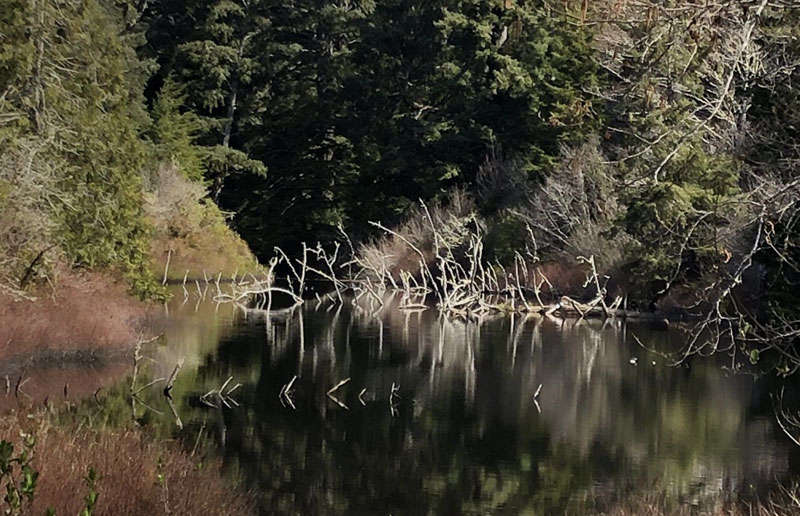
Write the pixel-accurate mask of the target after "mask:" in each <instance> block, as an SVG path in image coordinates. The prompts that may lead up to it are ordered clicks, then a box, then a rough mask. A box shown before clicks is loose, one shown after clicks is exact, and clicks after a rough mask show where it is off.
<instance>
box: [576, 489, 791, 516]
mask: <svg viewBox="0 0 800 516" xmlns="http://www.w3.org/2000/svg"><path fill="white" fill-rule="evenodd" d="M589 513H590V514H594V515H595V516H797V515H798V514H800V485H799V484H796V483H795V484H792V485H791V486H788V487H786V486H778V487H777V488H776V489H774V490H773V491H772V492H771V494H769V495H767V496H766V497H765V498H764V499H757V500H755V501H737V502H731V501H722V500H719V501H716V502H712V503H706V504H699V503H690V502H685V503H677V502H676V501H675V500H674V499H672V498H670V497H669V496H667V495H666V494H665V493H664V492H663V491H659V490H657V489H653V490H651V491H648V492H643V493H639V494H634V495H631V496H628V497H626V498H624V499H623V500H621V501H619V502H617V503H615V504H613V505H612V506H611V507H610V508H608V509H603V510H594V511H591V512H589ZM579 514H586V513H584V512H582V513H579Z"/></svg>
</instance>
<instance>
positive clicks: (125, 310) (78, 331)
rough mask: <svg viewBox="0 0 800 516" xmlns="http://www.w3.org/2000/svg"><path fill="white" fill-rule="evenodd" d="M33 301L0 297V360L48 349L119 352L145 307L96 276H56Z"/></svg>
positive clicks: (114, 282)
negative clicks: (52, 287) (54, 285)
mask: <svg viewBox="0 0 800 516" xmlns="http://www.w3.org/2000/svg"><path fill="white" fill-rule="evenodd" d="M36 295H37V299H36V300H35V301H30V300H25V299H19V298H13V297H10V296H4V295H0V360H5V359H8V358H10V357H13V356H20V355H29V354H37V353H43V352H50V351H75V350H94V351H97V350H104V351H108V350H119V349H122V348H125V347H127V346H131V345H132V344H133V343H134V342H135V341H136V339H137V330H138V325H139V322H140V321H141V319H142V318H143V317H144V316H145V313H146V305H144V304H143V303H140V302H138V301H137V300H135V299H133V298H132V297H131V296H130V295H129V294H128V293H127V287H126V285H124V284H123V283H122V282H121V281H118V280H115V279H113V278H112V277H111V276H109V275H106V274H101V273H96V272H92V273H89V272H82V273H81V272H74V271H70V272H65V273H62V274H60V277H59V279H58V282H57V287H56V288H55V290H50V289H49V288H48V287H41V288H40V289H39V291H38V292H36Z"/></svg>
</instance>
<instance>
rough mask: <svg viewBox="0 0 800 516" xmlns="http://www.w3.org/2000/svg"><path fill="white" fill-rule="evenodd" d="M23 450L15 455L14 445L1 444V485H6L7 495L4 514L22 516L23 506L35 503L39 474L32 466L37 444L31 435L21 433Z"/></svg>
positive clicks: (4, 442) (8, 443)
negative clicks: (34, 497)
mask: <svg viewBox="0 0 800 516" xmlns="http://www.w3.org/2000/svg"><path fill="white" fill-rule="evenodd" d="M20 437H21V438H22V450H21V451H20V452H19V454H18V455H15V454H14V445H13V444H12V443H10V442H9V441H6V440H3V441H2V442H0V483H4V484H5V490H6V495H5V497H4V498H3V501H4V502H5V509H4V514H7V515H16V514H21V513H22V509H23V506H24V505H25V504H26V502H27V505H30V504H31V503H33V495H34V492H35V491H36V481H37V479H38V478H39V472H38V471H35V470H34V469H33V467H32V466H31V461H32V460H33V448H34V446H35V444H36V441H35V439H34V437H33V436H32V435H30V434H26V433H23V432H20Z"/></svg>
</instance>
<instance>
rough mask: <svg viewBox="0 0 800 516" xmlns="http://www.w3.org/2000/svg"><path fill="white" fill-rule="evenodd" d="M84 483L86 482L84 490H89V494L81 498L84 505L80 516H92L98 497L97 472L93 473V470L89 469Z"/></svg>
mask: <svg viewBox="0 0 800 516" xmlns="http://www.w3.org/2000/svg"><path fill="white" fill-rule="evenodd" d="M84 482H86V488H87V489H88V490H89V492H88V493H86V496H84V497H83V501H84V502H86V505H85V506H84V508H83V510H82V511H81V513H80V516H92V512H93V511H94V508H95V506H96V505H97V496H98V495H97V472H95V470H94V468H89V473H87V474H86V477H84Z"/></svg>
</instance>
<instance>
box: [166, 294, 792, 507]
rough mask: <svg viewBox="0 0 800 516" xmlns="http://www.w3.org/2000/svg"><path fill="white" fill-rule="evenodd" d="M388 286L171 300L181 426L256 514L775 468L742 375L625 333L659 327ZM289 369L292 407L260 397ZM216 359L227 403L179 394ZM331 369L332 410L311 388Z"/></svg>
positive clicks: (613, 487)
mask: <svg viewBox="0 0 800 516" xmlns="http://www.w3.org/2000/svg"><path fill="white" fill-rule="evenodd" d="M393 304H396V303H393V302H390V303H388V305H387V306H386V307H384V308H383V309H382V310H380V311H378V312H376V313H373V312H372V311H370V310H369V309H367V308H368V307H364V308H362V307H358V306H355V307H354V306H352V305H349V304H346V305H344V306H341V307H339V306H333V307H331V306H328V305H322V306H319V307H315V303H311V304H309V305H307V306H304V307H302V308H299V309H296V310H294V311H292V312H282V313H274V314H273V315H272V316H271V317H269V318H267V317H265V316H264V314H263V313H259V312H249V313H244V312H242V311H238V312H234V313H231V312H230V310H229V309H227V308H223V309H222V311H221V314H222V315H219V314H218V315H214V314H213V312H212V311H211V310H210V309H205V310H200V311H199V314H198V315H197V316H194V315H191V312H192V308H194V306H188V305H184V306H183V308H181V307H180V306H179V305H178V304H176V305H175V306H173V307H171V308H172V317H173V319H174V320H175V321H176V323H175V328H173V330H172V331H171V332H168V338H169V339H170V348H169V349H170V351H168V352H166V353H173V354H184V355H185V354H187V353H189V354H191V353H192V352H194V353H195V354H196V356H195V357H194V358H193V359H190V360H189V361H188V362H189V363H190V364H191V363H194V365H196V367H197V369H196V371H194V372H193V373H188V380H186V379H184V382H189V383H190V385H188V386H187V387H185V390H186V392H185V395H184V397H183V406H182V407H181V411H182V412H183V413H184V415H183V418H184V421H185V422H186V424H187V428H186V431H187V433H188V434H189V435H192V434H194V435H196V434H197V432H198V431H199V429H200V428H206V431H210V432H212V434H213V437H214V439H215V440H216V442H217V446H218V448H219V450H220V454H221V455H222V456H223V457H224V460H225V463H226V465H227V467H228V470H229V471H230V472H232V474H235V475H240V476H241V478H242V479H243V480H244V481H245V482H246V484H247V485H248V486H250V487H251V488H253V489H255V490H257V492H258V493H259V495H260V500H261V508H262V512H263V513H265V514H370V515H371V514H394V515H400V514H403V515H405V514H409V515H418V514H490V513H491V514H495V513H497V514H559V513H564V511H566V510H576V511H577V510H580V508H581V507H585V506H592V505H597V504H598V502H596V500H597V499H609V500H612V499H613V498H614V497H616V496H620V495H622V494H624V493H625V492H628V491H630V490H634V489H637V488H645V487H647V486H654V485H657V486H658V488H659V489H661V490H663V491H665V492H667V493H668V494H669V495H671V496H674V497H675V498H676V499H677V500H680V501H681V502H683V503H703V502H704V501H707V500H719V499H722V498H725V497H727V496H729V495H730V494H731V493H733V492H735V491H737V490H740V489H742V486H749V485H751V484H752V485H756V486H758V485H761V484H764V483H765V482H770V481H774V480H775V479H776V478H777V479H781V478H783V477H784V476H785V475H786V473H787V471H788V467H789V466H788V459H787V455H788V453H787V450H788V445H787V443H786V440H785V439H783V437H782V436H781V435H780V433H779V432H778V431H776V429H775V426H774V424H773V423H772V419H771V413H770V412H769V408H768V406H767V405H768V397H767V396H766V394H765V393H764V392H761V391H762V388H761V387H760V385H759V384H758V383H754V382H753V381H752V379H750V378H748V377H745V376H733V377H728V376H727V375H726V373H725V371H724V370H723V369H722V368H721V367H720V364H714V363H712V362H711V361H699V360H698V361H694V362H692V363H691V364H690V367H668V366H666V365H665V364H663V363H661V359H660V357H658V356H656V355H653V354H650V353H648V352H646V351H644V350H643V349H642V348H641V347H639V346H638V345H637V344H635V343H634V342H633V339H631V338H630V334H631V333H632V332H634V333H635V334H636V335H637V336H638V337H639V338H640V339H641V340H642V341H643V342H645V343H647V344H648V345H652V346H656V347H662V348H664V347H668V346H669V345H674V344H676V343H678V342H679V339H680V338H681V335H680V334H679V333H677V332H675V331H668V330H666V329H663V328H662V329H656V328H650V327H648V326H647V325H641V324H639V325H635V324H631V323H628V324H625V323H624V322H622V321H607V322H605V323H604V322H602V321H580V322H578V321H561V320H557V319H542V318H538V317H537V318H528V319H524V318H521V317H519V316H516V317H512V316H504V317H496V318H486V319H484V320H482V321H479V322H478V321H476V322H465V321H454V320H449V319H446V318H441V317H439V315H438V313H437V312H436V311H435V310H428V311H426V312H423V313H406V312H402V311H400V310H397V309H396V308H393ZM211 320H213V321H216V322H215V323H214V324H212V323H211V322H210V321H211ZM178 328H183V329H178ZM187 328H189V329H188V330H187ZM192 328H193V329H192ZM190 341H191V342H195V341H199V342H201V344H191V343H189V342H190ZM670 341H671V342H670ZM193 346H194V347H193ZM193 349H196V351H191V350H193ZM176 350H177V351H176ZM187 350H189V351H187ZM162 358H163V360H164V364H165V365H164V367H165V368H168V367H169V365H168V364H169V363H174V362H173V358H172V357H162ZM632 359H636V360H635V361H636V364H633V363H631V360H632ZM653 361H655V364H653ZM190 367H191V366H190ZM294 375H298V376H299V379H298V380H297V381H296V382H295V393H294V396H293V399H294V403H295V405H296V410H292V409H291V407H285V406H283V404H282V403H281V401H280V400H279V398H278V394H279V392H280V391H281V388H282V386H283V385H284V384H286V383H287V382H288V381H289V380H290V379H291V378H292V377H293V376H294ZM228 376H233V377H234V379H235V381H236V382H241V383H242V384H243V385H242V387H241V388H240V389H238V391H237V395H236V400H237V401H238V403H239V404H240V406H239V407H238V408H237V407H234V408H233V409H231V410H228V409H225V410H223V411H222V418H221V419H217V418H215V417H213V413H214V411H213V409H207V408H200V407H198V404H197V401H196V398H197V395H198V394H202V393H203V392H205V391H206V390H208V389H210V388H213V387H215V386H218V385H219V384H221V383H222V382H223V381H224V380H225V379H226V378H227V377H228ZM346 378H350V379H351V380H350V382H349V383H347V384H346V385H344V386H343V387H341V388H340V389H339V390H337V391H336V393H335V395H336V396H337V398H338V399H339V401H340V402H341V403H342V404H344V405H346V407H347V409H345V408H342V407H340V406H339V405H337V404H336V403H334V402H333V401H331V400H330V399H329V398H328V397H326V391H328V389H330V388H331V387H332V386H333V385H334V384H336V383H337V382H339V381H340V380H344V379H346ZM393 384H395V385H399V391H398V394H399V398H395V402H394V403H393V404H390V393H391V390H392V385H393ZM540 385H541V386H542V387H541V392H540V394H539V395H538V397H537V398H536V399H534V394H535V393H536V391H537V389H538V388H539V386H540ZM362 389H366V392H365V393H363V394H362V396H361V399H363V401H364V402H365V404H362V403H361V402H360V400H359V394H360V393H361V392H362ZM537 402H538V407H537Z"/></svg>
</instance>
